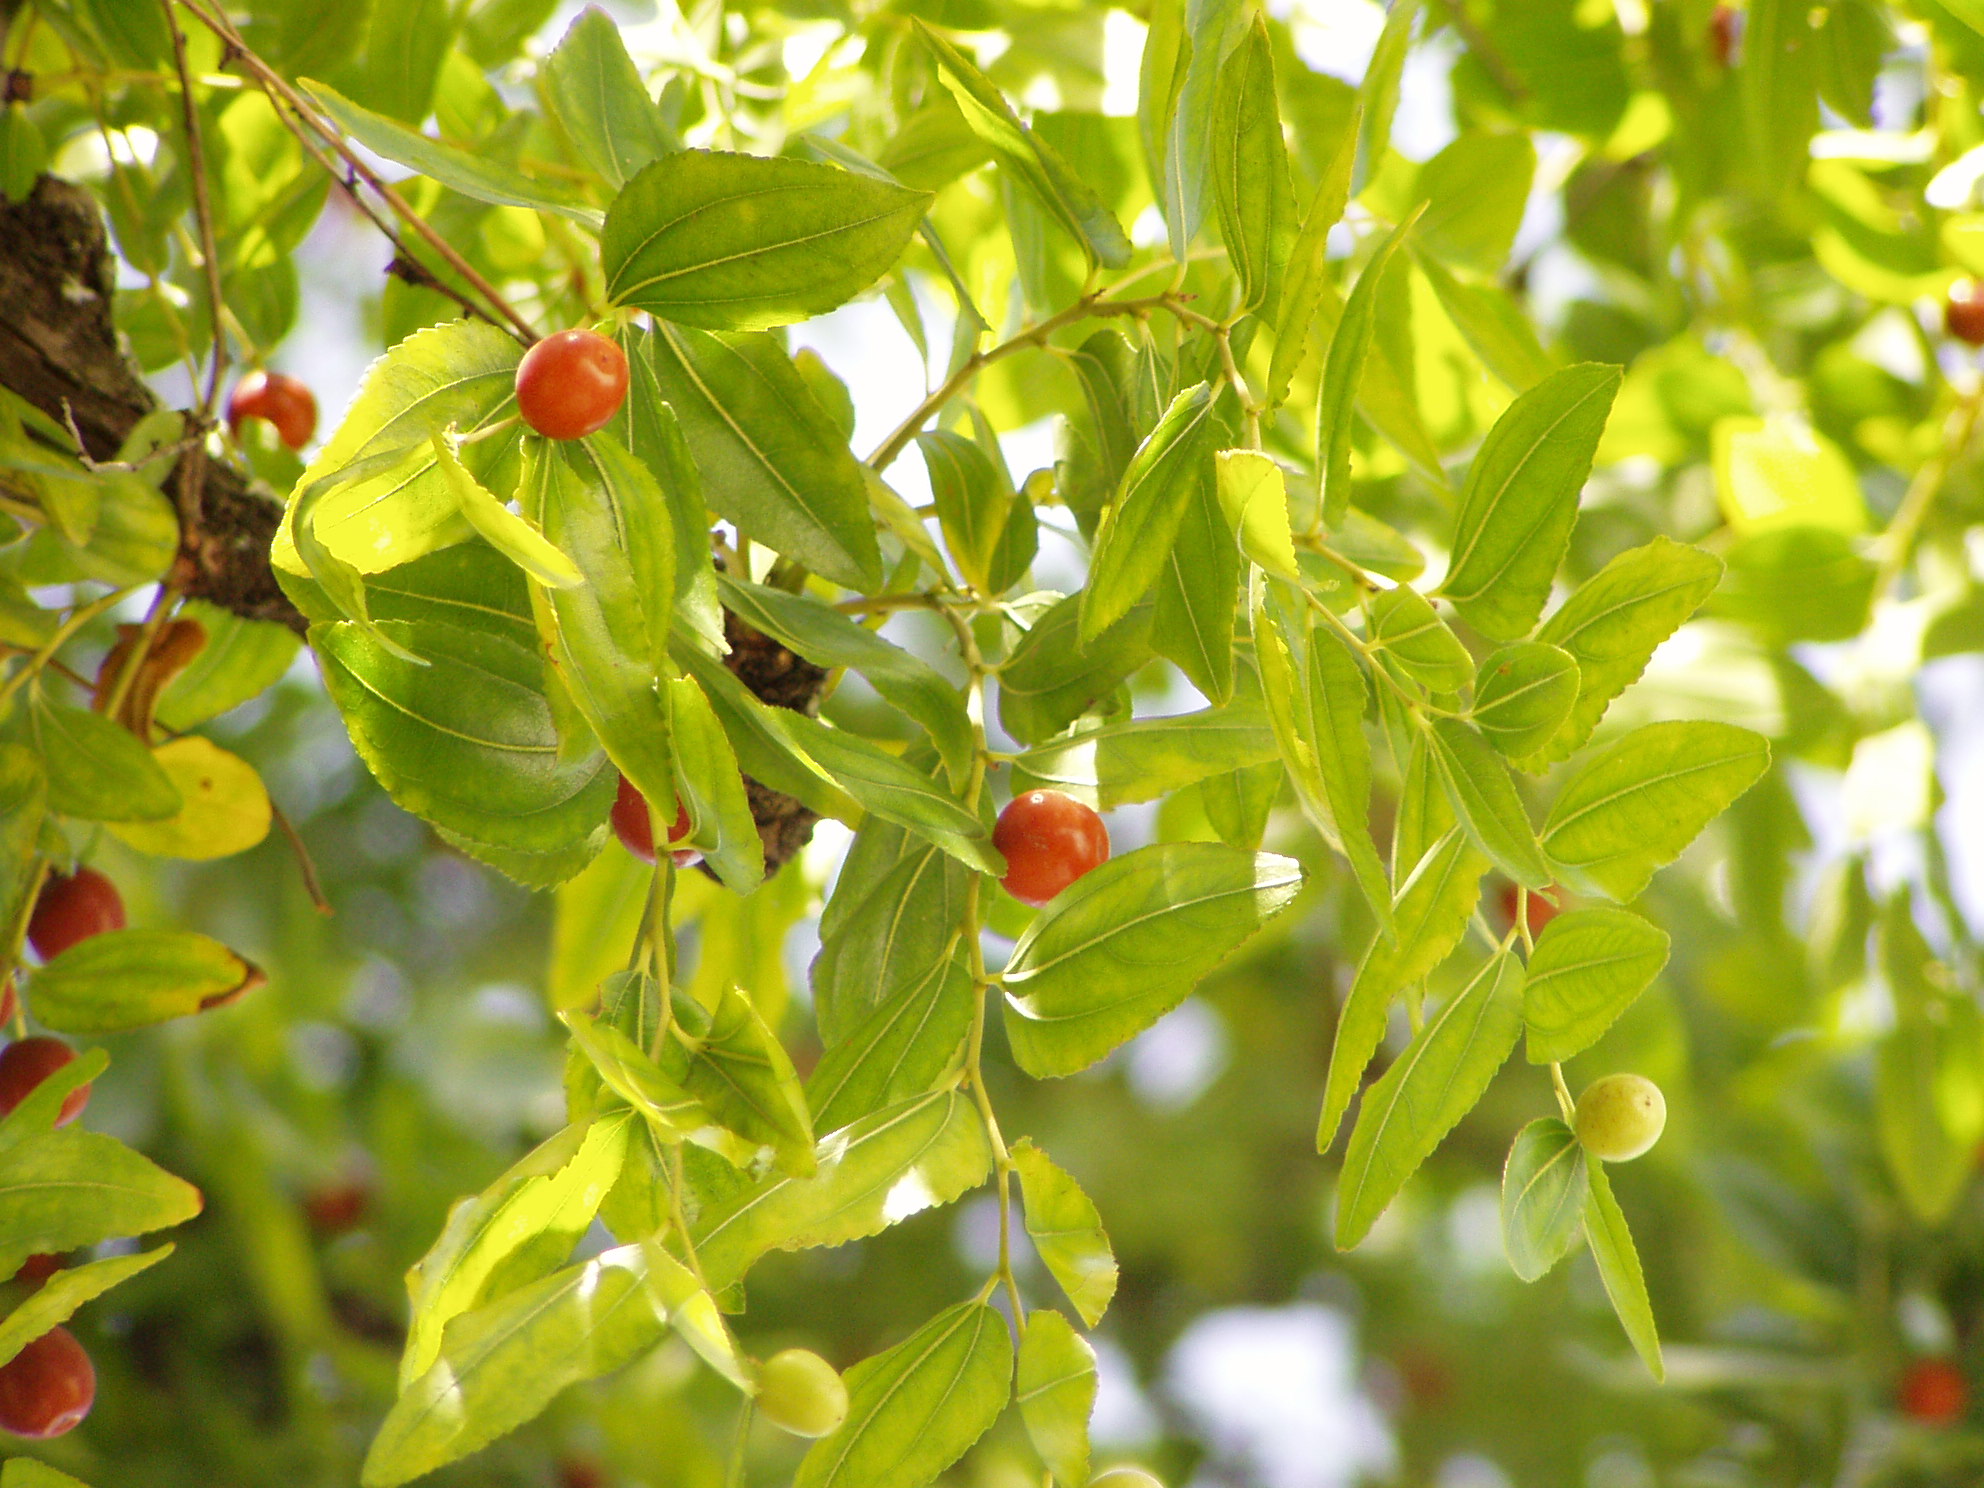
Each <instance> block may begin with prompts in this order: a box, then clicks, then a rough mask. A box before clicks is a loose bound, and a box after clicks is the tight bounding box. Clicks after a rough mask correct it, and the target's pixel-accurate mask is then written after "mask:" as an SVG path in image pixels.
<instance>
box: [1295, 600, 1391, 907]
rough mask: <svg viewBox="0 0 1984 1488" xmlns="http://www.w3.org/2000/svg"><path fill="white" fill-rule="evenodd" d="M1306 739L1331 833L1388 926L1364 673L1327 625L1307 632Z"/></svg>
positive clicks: (1387, 889)
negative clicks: (1374, 821) (1374, 818)
mask: <svg viewBox="0 0 1984 1488" xmlns="http://www.w3.org/2000/svg"><path fill="white" fill-rule="evenodd" d="M1308 693H1309V731H1308V732H1309V738H1310V739H1311V740H1312V741H1313V742H1314V745H1315V750H1316V762H1317V764H1318V765H1319V766H1320V768H1321V771H1322V777H1323V796H1324V800H1325V801H1326V802H1327V803H1328V805H1329V810H1330V823H1331V827H1332V829H1333V835H1334V836H1335V838H1336V840H1337V842H1338V843H1339V844H1340V845H1341V850H1342V852H1343V855H1344V857H1346V858H1347V859H1349V861H1350V869H1351V872H1352V873H1353V874H1355V875H1356V878H1357V886H1358V888H1359V889H1361V890H1362V891H1363V893H1364V898H1365V900H1366V901H1367V902H1368V903H1369V904H1370V905H1371V906H1372V908H1373V910H1374V911H1375V912H1376V913H1377V916H1378V921H1379V923H1380V924H1381V925H1385V926H1387V928H1389V916H1390V911H1391V886H1390V884H1389V883H1388V882H1387V880H1386V878H1385V865H1384V864H1383V863H1382V862H1381V861H1379V858H1378V845H1377V843H1375V842H1373V841H1372V840H1371V820H1370V819H1371V741H1370V740H1369V739H1368V738H1366V737H1365V734H1364V706H1365V703H1366V702H1367V701H1368V697H1367V694H1366V693H1365V690H1364V669H1363V668H1362V667H1360V666H1359V665H1358V664H1357V658H1356V657H1355V656H1353V655H1351V653H1350V647H1349V646H1347V645H1346V644H1345V643H1344V642H1343V640H1342V639H1341V638H1340V637H1339V636H1338V635H1337V634H1336V632H1335V631H1334V630H1332V629H1331V628H1330V627H1328V626H1327V625H1325V626H1319V627H1318V628H1316V629H1315V630H1312V631H1311V632H1310V633H1309V688H1308Z"/></svg>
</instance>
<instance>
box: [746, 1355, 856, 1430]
mask: <svg viewBox="0 0 1984 1488" xmlns="http://www.w3.org/2000/svg"><path fill="white" fill-rule="evenodd" d="M758 1410H759V1411H760V1412H761V1413H762V1414H763V1415H764V1418H765V1419H766V1420H768V1421H770V1422H771V1423H772V1424H773V1425H774V1426H779V1427H783V1428H784V1429H785V1430H787V1431H790V1432H791V1433H792V1434H793V1435H794V1436H825V1435H827V1433H829V1432H830V1431H833V1430H834V1429H835V1428H837V1427H838V1426H839V1425H840V1423H841V1422H842V1421H845V1420H846V1419H847V1386H846V1385H845V1384H843V1383H842V1382H841V1377H840V1376H839V1375H838V1374H836V1373H835V1372H834V1367H833V1365H831V1364H829V1363H828V1362H827V1361H826V1360H825V1359H822V1358H821V1357H820V1356H819V1355H818V1354H816V1353H812V1352H811V1351H809V1350H807V1349H785V1350H783V1351H781V1352H779V1353H776V1354H773V1355H772V1356H771V1357H770V1358H769V1359H767V1360H765V1362H764V1366H763V1367H762V1368H761V1369H759V1371H758Z"/></svg>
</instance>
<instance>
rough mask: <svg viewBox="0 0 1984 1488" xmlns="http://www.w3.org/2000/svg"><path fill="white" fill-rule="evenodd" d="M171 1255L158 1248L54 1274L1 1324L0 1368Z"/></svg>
mask: <svg viewBox="0 0 1984 1488" xmlns="http://www.w3.org/2000/svg"><path fill="white" fill-rule="evenodd" d="M171 1254H172V1247H171V1246H170V1245H161V1246H159V1247H158V1249H156V1250H149V1251H145V1252H143V1253H142V1254H139V1255H125V1256H107V1257H105V1258H104V1259H103V1260H100V1261H90V1262H88V1263H87V1264H85V1265H81V1266H70V1267H66V1268H64V1269H63V1270H61V1271H58V1272H56V1273H55V1274H54V1275H53V1276H51V1277H49V1278H48V1280H47V1281H45V1282H43V1283H42V1284H41V1289H40V1290H39V1291H37V1292H36V1293H35V1294H34V1295H33V1296H31V1297H29V1298H28V1299H27V1300H26V1301H24V1302H22V1303H21V1304H20V1305H19V1306H18V1307H16V1308H15V1309H14V1310H13V1311H12V1312H10V1313H8V1314H7V1316H6V1318H5V1319H4V1320H0V1365H4V1364H6V1363H7V1362H8V1361H9V1360H10V1359H12V1358H13V1357H14V1356H15V1355H17V1354H19V1353H20V1351H21V1350H22V1349H24V1348H26V1347H27V1346H28V1345H29V1344H31V1343H33V1342H34V1341H35V1340H36V1339H37V1338H39V1337H41V1336H42V1335H43V1334H44V1333H46V1332H47V1331H48V1330H49V1329H50V1328H53V1327H56V1326H57V1325H59V1324H62V1323H66V1322H68V1321H69V1319H70V1318H72V1317H74V1316H75V1315H76V1311H77V1309H78V1308H80V1307H81V1306H82V1305H83V1304H84V1303H85V1302H89V1301H93V1300H94V1299H96V1298H98V1297H101V1296H102V1295H103V1294H104V1293H105V1292H107V1291H109V1290H110V1289H111V1288H112V1287H114V1286H116V1285H117V1284H118V1283H120V1282H124V1281H129V1280H130V1279H131V1278H132V1277H133V1276H136V1275H137V1274H138V1273H139V1272H140V1271H145V1270H149V1269H150V1268H151V1267H153V1266H155V1265H157V1264H158V1263H159V1262H160V1261H162V1260H164V1259H165V1258H166V1257H167V1256H169V1255H171Z"/></svg>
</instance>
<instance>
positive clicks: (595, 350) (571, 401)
mask: <svg viewBox="0 0 1984 1488" xmlns="http://www.w3.org/2000/svg"><path fill="white" fill-rule="evenodd" d="M626 397H627V354H626V353H625V352H624V351H622V350H621V349H620V348H619V347H618V346H616V345H614V343H613V342H611V341H609V340H607V339H606V337H604V336H602V335H600V334H599V332H597V331H576V330H575V331H560V332H559V333H558V334H557V335H555V336H546V337H545V338H544V339H543V340H542V341H540V342H538V343H537V345H535V346H533V347H532V348H531V349H530V350H529V351H527V352H525V353H524V359H523V361H522V362H520V363H519V364H518V365H517V411H518V412H519V413H521V414H522V415H523V416H524V422H525V423H527V424H529V425H530V426H531V427H532V428H533V429H535V430H537V432H538V433H540V434H542V435H543V436H544V437H545V438H546V439H578V438H581V437H583V436H584V435H587V434H590V433H592V432H593V431H594V430H595V429H603V428H605V427H606V426H607V424H608V423H610V422H611V421H612V418H613V415H614V414H616V413H618V412H619V411H620V404H621V403H622V402H623V401H625V399H626Z"/></svg>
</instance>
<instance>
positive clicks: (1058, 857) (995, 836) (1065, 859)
mask: <svg viewBox="0 0 1984 1488" xmlns="http://www.w3.org/2000/svg"><path fill="white" fill-rule="evenodd" d="M992 845H993V846H994V847H996V848H998V849H999V851H1000V852H1001V853H1003V854H1004V855H1005V859H1006V876H1005V877H1004V878H1003V879H1001V880H1000V882H1001V883H1002V884H1004V885H1005V889H1006V892H1007V893H1008V894H1011V895H1012V896H1013V897H1014V898H1015V899H1017V900H1019V901H1020V902H1021V903H1022V904H1033V905H1040V904H1045V903H1046V902H1047V901H1048V900H1049V899H1052V898H1053V897H1054V896H1055V895H1056V894H1058V893H1060V892H1061V890H1063V889H1065V888H1066V887H1067V886H1068V885H1069V884H1071V883H1073V882H1074V881H1075V880H1076V879H1078V878H1080V877H1081V876H1082V875H1083V874H1084V873H1086V872H1088V871H1089V869H1091V868H1095V867H1099V866H1100V865H1101V864H1103V863H1106V862H1108V861H1109V829H1108V828H1107V827H1105V826H1104V825H1103V824H1102V818H1101V817H1099V816H1097V815H1096V814H1095V812H1094V811H1092V810H1090V809H1089V808H1088V807H1086V806H1084V805H1082V803H1081V802H1080V801H1077V800H1076V799H1075V798H1074V797H1073V796H1064V795H1062V794H1061V793H1060V792H1059V791H1028V792H1027V793H1026V794H1025V795H1023V796H1014V797H1013V799H1012V800H1011V801H1009V802H1007V803H1006V809H1005V810H1004V811H1001V812H1000V813H999V821H998V824H997V825H996V826H994V827H993V829H992Z"/></svg>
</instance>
